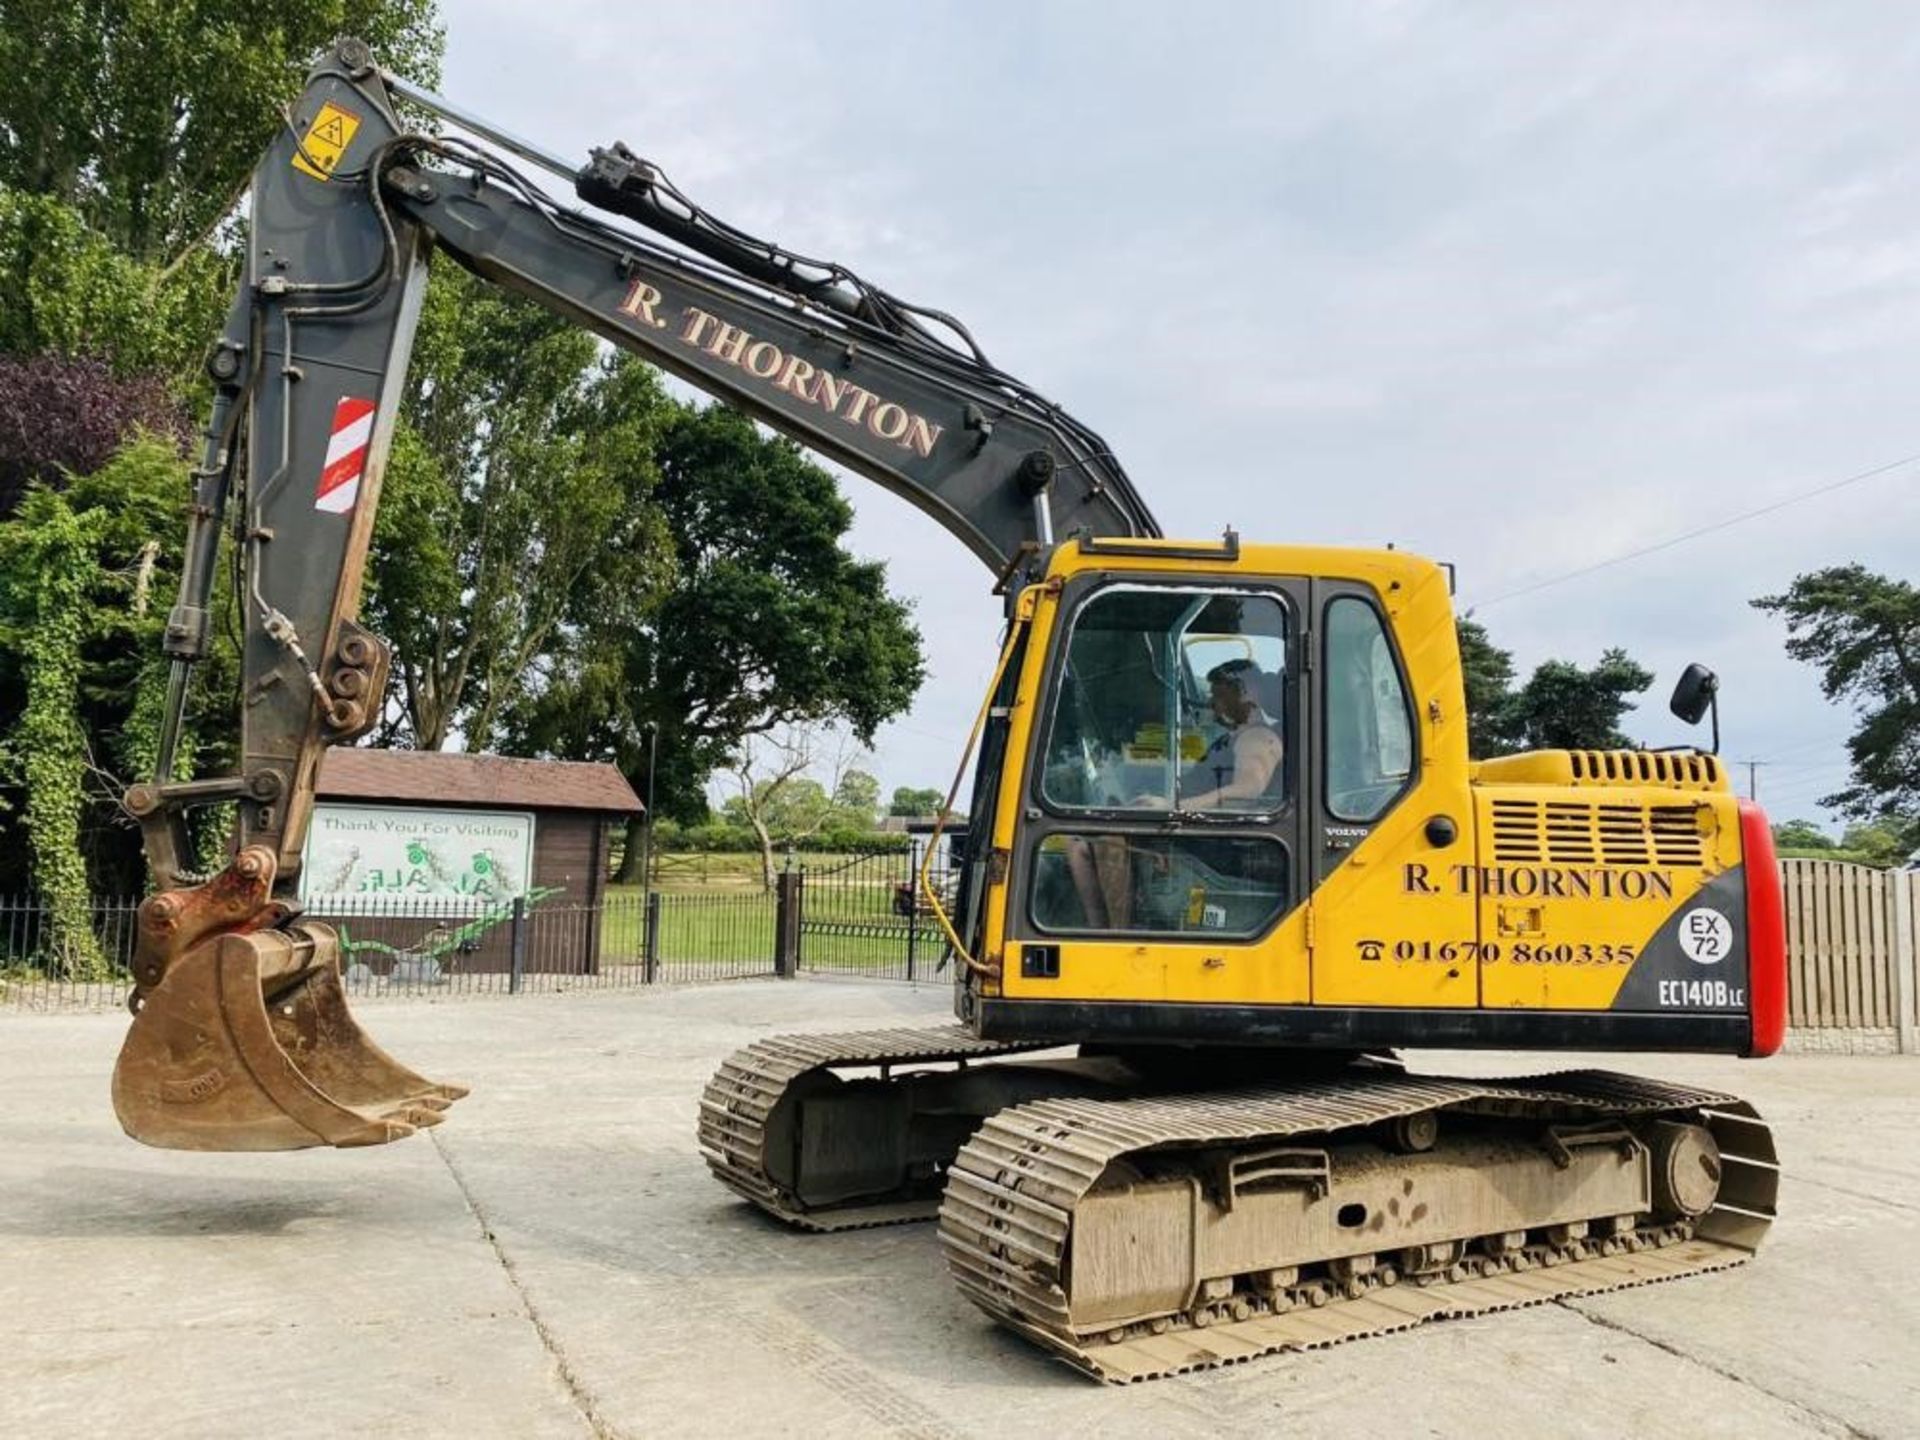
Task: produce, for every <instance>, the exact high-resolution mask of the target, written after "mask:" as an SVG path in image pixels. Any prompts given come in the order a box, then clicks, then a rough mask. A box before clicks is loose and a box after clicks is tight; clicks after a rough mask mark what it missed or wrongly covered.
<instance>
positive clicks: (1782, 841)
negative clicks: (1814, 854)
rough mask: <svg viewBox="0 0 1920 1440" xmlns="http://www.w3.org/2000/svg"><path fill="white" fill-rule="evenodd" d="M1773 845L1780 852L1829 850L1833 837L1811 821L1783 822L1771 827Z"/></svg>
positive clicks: (1831, 847) (1832, 845)
mask: <svg viewBox="0 0 1920 1440" xmlns="http://www.w3.org/2000/svg"><path fill="white" fill-rule="evenodd" d="M1773 843H1774V846H1775V848H1776V849H1780V850H1831V849H1833V848H1834V842H1833V837H1832V836H1831V835H1829V834H1827V832H1826V831H1824V830H1822V829H1821V828H1820V827H1819V826H1818V825H1816V824H1814V823H1813V821H1811V820H1783V821H1780V822H1779V823H1778V824H1776V825H1775V826H1774V827H1773Z"/></svg>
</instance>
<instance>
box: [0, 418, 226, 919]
mask: <svg viewBox="0 0 1920 1440" xmlns="http://www.w3.org/2000/svg"><path fill="white" fill-rule="evenodd" d="M186 487H187V478H186V464H185V462H184V461H183V460H182V459H181V457H180V455H179V454H178V452H177V451H176V450H175V449H174V446H173V442H172V441H171V440H168V439H164V438H158V437H151V436H143V437H138V438H136V439H135V440H133V441H132V442H131V443H129V444H128V445H126V446H124V447H122V449H121V450H120V451H119V452H118V453H117V454H116V455H115V456H114V457H113V458H112V459H111V460H110V461H109V462H108V463H107V464H106V465H104V466H102V467H101V468H100V469H99V470H98V471H96V472H95V473H93V474H91V475H82V476H76V477H70V478H69V479H68V481H67V483H66V486H65V488H64V490H62V491H60V492H58V493H55V492H53V491H51V490H48V489H45V488H41V489H37V490H34V491H31V492H29V495H28V497H27V500H26V502H25V503H24V504H23V506H22V509H21V511H20V513H19V514H18V515H17V516H16V517H15V518H14V519H13V520H12V521H11V522H9V523H6V524H0V590H3V591H4V592H5V593H6V594H7V595H8V596H10V597H12V598H11V599H8V600H7V601H5V602H4V603H0V730H4V731H6V732H8V733H9V734H11V736H12V738H13V749H14V751H15V753H16V754H17V755H19V756H20V757H21V759H22V761H23V762H24V760H25V759H26V758H28V757H27V751H28V750H30V749H31V747H32V746H33V745H35V744H37V743H39V741H38V740H34V739H29V738H27V735H28V733H29V732H27V731H24V730H22V728H21V722H20V719H19V717H20V716H21V715H22V714H23V713H24V712H25V711H26V710H27V708H28V707H29V704H30V695H29V691H30V689H31V684H30V682H31V678H32V674H33V671H34V669H35V666H36V664H37V663H39V661H38V657H39V652H40V647H41V646H42V643H43V640H42V636H41V633H40V632H41V620H40V616H39V606H40V602H39V600H37V599H35V598H34V596H35V594H36V591H35V589H34V587H35V586H37V585H39V584H40V583H42V579H43V575H42V572H43V571H44V570H45V568H46V565H47V561H46V558H45V556H44V555H43V553H42V547H43V545H45V544H47V543H50V541H49V540H48V538H47V537H48V535H50V534H52V533H55V532H50V531H49V532H46V533H45V534H43V531H45V530H46V527H45V525H44V524H43V522H44V521H45V519H46V518H47V517H48V516H49V515H55V516H59V515H64V516H69V517H71V518H72V520H73V522H74V524H75V525H76V526H78V535H79V541H80V543H81V546H82V549H83V551H84V555H83V556H82V557H81V559H79V560H77V561H75V562H74V564H75V566H76V567H77V568H76V569H75V570H74V571H73V578H74V580H75V583H76V586H77V588H75V589H74V590H73V591H72V592H71V593H70V594H69V595H68V596H67V597H66V599H65V602H64V603H66V604H68V605H69V607H70V609H71V613H72V616H73V617H74V623H75V624H76V626H77V632H76V633H77V636H78V644H79V649H78V652H77V666H78V668H77V670H76V671H75V673H74V676H73V690H72V695H73V699H72V703H71V706H70V711H71V713H70V716H69V720H70V723H71V724H73V725H74V726H76V727H77V731H78V734H79V735H80V737H81V742H82V743H81V746H80V750H79V753H80V754H81V755H82V756H83V757H84V759H85V769H84V774H85V777H86V779H87V783H86V787H85V795H84V801H85V805H84V810H83V815H82V820H81V823H80V826H79V830H78V832H77V840H76V844H77V845H78V847H79V848H78V849H76V851H75V855H76V856H79V855H85V856H86V857H87V858H88V861H89V863H90V867H91V870H92V873H93V876H94V879H95V880H96V882H99V883H98V887H97V888H102V889H107V890H111V891H115V892H121V891H124V890H125V889H126V888H129V887H130V886H131V885H132V884H133V879H134V875H135V873H136V871H137V853H136V846H137V838H136V835H135V832H134V830H133V828H132V826H131V824H130V822H128V821H127V820H126V818H125V816H124V815H122V814H121V813H120V810H119V807H118V804H117V799H118V792H119V790H120V788H121V787H122V786H124V785H125V784H127V783H129V782H131V781H132V780H134V779H145V778H150V777H151V776H152V774H153V767H154V764H155V762H156V759H157V755H158V745H159V717H160V710H161V701H162V698H163V695H164V690H165V685H166V667H165V665H164V663H163V662H162V661H161V659H160V655H159V636H160V630H161V627H162V626H163V624H164V622H165V617H166V612H167V610H168V608H169V607H170V606H171V604H172V602H173V597H174V594H175V592H176V590H177V588H178V585H179V568H180V548H181V541H182V539H183V538H184V537H183V535H182V533H181V526H180V524H179V511H180V501H181V499H182V497H183V496H184V495H185V494H186ZM236 674H237V657H236V655H235V652H234V650H233V648H232V646H231V644H230V642H229V641H228V640H227V638H226V636H225V634H224V633H222V632H220V631H216V637H215V644H214V650H213V654H212V656H211V658H210V659H209V660H208V662H207V663H206V664H204V665H202V666H201V667H199V670H198V671H197V673H196V675H195V677H194V678H195V683H194V685H193V687H192V689H191V690H190V691H189V709H188V717H189V727H188V731H187V734H186V736H185V742H184V743H183V745H182V747H181V752H182V753H181V758H180V768H179V770H178V771H177V772H176V773H178V774H181V775H184V774H186V773H189V771H188V767H189V766H190V765H191V764H192V762H193V761H194V759H195V758H196V757H197V758H200V759H203V760H204V761H206V762H207V763H209V764H212V765H224V764H227V763H230V762H231V758H232V748H231V743H230V742H225V743H222V744H216V745H206V744H196V743H195V740H194V731H195V730H196V729H198V730H200V731H201V732H202V733H205V734H209V735H220V736H224V735H226V734H227V733H228V732H230V730H231V728H232V725H231V721H230V720H229V719H228V718H227V717H228V716H229V715H230V714H231V711H232V708H233V694H232V687H233V685H234V683H235V676H236ZM32 733H33V734H35V735H39V736H42V737H44V738H46V739H47V740H48V742H49V743H54V745H55V748H54V750H53V752H51V753H52V755H53V756H54V758H55V759H56V760H57V759H58V757H59V756H60V755H62V754H71V753H73V752H72V751H71V748H70V747H67V746H65V744H64V742H63V741H60V740H59V737H58V736H57V735H56V734H55V732H53V731H50V730H48V731H38V732H32ZM41 838H43V837H34V838H33V839H32V845H33V848H34V850H35V854H36V857H37V856H38V855H39V854H40V853H41ZM47 843H49V844H51V843H52V842H51V841H48V842H47ZM76 863H77V861H76ZM34 868H35V871H36V874H37V873H40V872H43V871H44V870H45V864H44V863H43V862H41V861H39V860H38V859H36V863H35V867H34Z"/></svg>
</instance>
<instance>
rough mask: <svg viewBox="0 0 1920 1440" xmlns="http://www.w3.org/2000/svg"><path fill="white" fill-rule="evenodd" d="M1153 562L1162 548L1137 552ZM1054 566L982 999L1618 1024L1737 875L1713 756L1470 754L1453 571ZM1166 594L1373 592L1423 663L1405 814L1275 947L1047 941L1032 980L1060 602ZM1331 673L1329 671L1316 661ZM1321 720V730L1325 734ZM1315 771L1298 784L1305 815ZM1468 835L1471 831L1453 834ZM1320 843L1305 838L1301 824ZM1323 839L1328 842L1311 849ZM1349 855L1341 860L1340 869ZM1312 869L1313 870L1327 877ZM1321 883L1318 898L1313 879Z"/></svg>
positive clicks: (1011, 785)
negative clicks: (1032, 878) (1025, 969)
mask: <svg viewBox="0 0 1920 1440" xmlns="http://www.w3.org/2000/svg"><path fill="white" fill-rule="evenodd" d="M1138 548H1141V549H1149V548H1157V547H1152V546H1145V545H1143V546H1140V547H1138ZM1165 548H1166V549H1167V550H1168V552H1169V553H1166V554H1148V555H1138V554H1126V555H1115V554H1110V553H1109V554H1092V555H1089V554H1084V553H1082V552H1081V550H1080V548H1079V547H1078V546H1077V545H1074V544H1067V545H1063V546H1061V547H1060V548H1059V550H1057V551H1056V552H1055V555H1054V557H1053V560H1052V563H1051V567H1050V570H1049V573H1048V577H1047V580H1046V581H1045V582H1043V583H1042V584H1039V585H1035V586H1032V587H1029V588H1028V590H1026V591H1025V592H1024V593H1023V594H1022V595H1021V597H1020V602H1019V605H1018V607H1017V612H1016V613H1017V616H1018V617H1020V619H1021V620H1023V621H1024V622H1025V623H1027V624H1028V625H1029V626H1030V630H1029V634H1028V637H1027V639H1028V643H1027V648H1026V652H1025V655H1024V657H1023V658H1022V661H1021V668H1020V673H1019V675H1018V677H1017V684H1016V686H1015V689H1014V699H1013V700H1012V702H1011V708H1010V711H1009V715H1008V722H1009V735H1008V744H1007V749H1006V757H1007V758H1006V762H1005V765H1006V770H1005V774H1004V776H1003V783H1002V785H1001V788H1000V791H999V797H998V808H997V810H996V813H995V815H994V825H993V848H994V852H995V853H994V857H993V859H994V863H992V864H991V865H990V866H989V869H988V874H989V881H988V887H987V893H986V907H987V910H986V929H985V933H986V935H987V936H988V937H990V939H989V944H988V947H987V953H986V954H985V955H984V956H983V957H981V958H982V959H983V960H984V961H985V963H986V966H987V972H988V978H987V979H986V981H985V986H984V988H985V991H986V993H988V994H990V995H992V994H998V995H1002V996H1005V997H1007V998H1009V999H1018V998H1030V999H1036V1000H1089V1001H1113V1002H1196V1003H1211V1004H1216V1005H1304V1004H1317V1005H1328V1006H1345V1007H1354V1006H1373V1007H1379V1006H1386V1007H1414V1008H1431V1007H1468V1006H1476V1005H1479V1006H1486V1007H1489V1008H1493V1007H1526V1008H1549V1009H1579V1010H1604V1009H1606V1008H1607V1007H1608V1006H1609V1005H1610V1004H1611V1003H1612V1001H1613V999H1614V997H1615V994H1616V992H1617V991H1618V990H1619V988H1620V985H1621V982H1622V981H1623V980H1624V979H1625V977H1626V974H1627V971H1628V970H1629V969H1630V968H1631V959H1632V956H1633V955H1634V954H1637V953H1638V949H1639V947H1640V946H1642V945H1643V944H1644V943H1645V942H1646V941H1647V940H1648V939H1649V938H1650V937H1651V936H1652V935H1653V933H1654V932H1655V931H1656V930H1658V929H1659V928H1660V926H1661V925H1662V923H1663V922H1664V921H1665V920H1666V919H1667V918H1668V916H1669V915H1671V914H1672V913H1673V911H1674V910H1676V909H1677V908H1679V907H1681V906H1682V905H1684V904H1686V903H1687V901H1688V900H1689V899H1690V898H1691V897H1692V896H1693V895H1694V894H1695V893H1696V892H1697V891H1698V890H1699V889H1700V887H1701V886H1702V885H1704V884H1705V883H1707V882H1708V881H1709V880H1711V879H1713V878H1714V877H1715V876H1716V875H1719V874H1720V873H1722V872H1723V871H1725V870H1726V869H1727V868H1728V867H1730V866H1731V865H1734V864H1737V863H1738V861H1739V826H1738V823H1737V818H1736V814H1735V802H1734V799H1733V797H1732V796H1731V794H1730V793H1729V792H1728V790H1727V787H1726V782H1725V777H1724V774H1723V773H1722V772H1721V771H1720V769H1719V767H1718V765H1717V763H1716V762H1714V761H1713V760H1712V759H1711V757H1700V756H1687V755H1672V756H1665V755H1657V754H1642V753H1639V752H1566V751H1547V752H1539V753H1536V754H1531V755H1523V756H1510V757H1504V758H1502V759H1499V760H1493V761H1487V762H1484V763H1475V762H1471V761H1469V760H1468V758H1467V717H1466V713H1465V703H1464V691H1463V685H1462V678H1461V672H1460V657H1459V649H1458V642H1457V639H1456V632H1455V629H1454V617H1453V607H1452V603H1451V599H1450V596H1449V592H1448V585H1447V581H1446V576H1445V573H1444V572H1443V571H1442V570H1441V568H1440V567H1439V566H1437V565H1435V564H1434V563H1433V562H1431V561H1428V560H1425V559H1422V558H1420V557H1417V556H1413V555H1408V554H1405V553H1401V552H1397V551H1368V550H1346V549H1336V548H1332V547H1321V546H1262V545H1249V546H1244V547H1242V548H1241V549H1240V551H1239V553H1238V555H1237V556H1236V557H1232V558H1229V557H1228V556H1226V555H1224V554H1223V555H1221V556H1219V557H1211V556H1201V557H1195V556H1194V555H1192V554H1191V553H1187V554H1179V553H1172V552H1176V551H1178V550H1181V549H1185V550H1186V551H1188V552H1192V551H1193V550H1194V549H1196V548H1198V547H1194V546H1191V545H1185V546H1182V545H1181V544H1179V543H1178V542H1166V547H1165ZM1090 571H1091V572H1100V573H1103V574H1114V575H1121V576H1125V575H1128V574H1137V575H1151V576H1153V577H1155V578H1160V579H1173V580H1178V579H1182V578H1191V579H1194V580H1203V579H1204V580H1225V581H1229V582H1231V581H1240V582H1250V581H1302V580H1305V581H1320V582H1327V581H1338V582H1345V583H1350V584H1357V585H1360V586H1364V587H1366V588H1367V589H1369V590H1370V591H1371V592H1372V593H1373V595H1374V596H1375V598H1376V599H1377V601H1378V603H1379V605H1380V608H1381V610H1382V611H1383V613H1384V614H1385V615H1386V617H1387V619H1388V624H1389V628H1390V629H1391V631H1392V633H1393V638H1394V643H1395V644H1396V646H1397V647H1398V649H1399V652H1400V655H1401V658H1402V660H1403V662H1404V664H1405V667H1406V678H1407V681H1408V684H1409V688H1410V696H1411V700H1412V704H1413V707H1414V711H1415V715H1416V717H1417V731H1418V759H1417V764H1416V766H1415V771H1414V773H1413V775H1412V776H1411V777H1410V780H1409V788H1408V790H1407V791H1406V792H1405V793H1404V794H1403V795H1402V797H1401V799H1400V800H1399V801H1398V802H1397V803H1396V804H1395V805H1394V806H1393V807H1392V808H1391V809H1390V810H1389V811H1388V812H1387V814H1386V815H1385V816H1384V817H1383V818H1381V819H1380V820H1379V821H1378V822H1377V823H1376V824H1374V825H1372V827H1371V828H1370V830H1367V832H1366V833H1365V834H1364V838H1359V832H1360V831H1361V830H1363V829H1366V827H1353V830H1354V832H1355V836H1356V843H1354V844H1353V847H1352V849H1351V850H1350V851H1345V852H1344V853H1343V854H1342V855H1339V856H1336V855H1335V854H1334V853H1333V852H1332V848H1331V847H1333V846H1335V845H1337V844H1339V843H1341V842H1340V840H1339V837H1337V836H1335V835H1333V834H1331V833H1329V835H1328V836H1327V838H1326V844H1327V845H1328V847H1329V853H1328V854H1327V855H1324V856H1322V855H1315V854H1308V855H1307V856H1305V857H1304V858H1305V860H1306V862H1307V870H1306V872H1305V873H1306V874H1307V875H1308V876H1309V878H1308V880H1307V881H1306V883H1305V885H1304V886H1303V888H1304V889H1305V890H1306V891H1307V892H1308V893H1306V894H1300V895H1295V896H1294V897H1292V898H1293V903H1292V908H1291V909H1290V910H1288V911H1287V913H1286V914H1285V915H1284V916H1283V917H1282V918H1281V919H1280V920H1279V921H1278V922H1277V923H1276V924H1275V925H1274V927H1273V928H1272V929H1271V930H1269V931H1268V933H1266V934H1265V935H1263V936H1260V937H1257V938H1255V939H1253V940H1246V939H1234V938H1226V937H1212V936H1209V937H1202V936H1199V935H1195V936H1193V937H1191V938H1189V937H1185V936H1181V937H1169V938H1142V939H1140V940H1137V941H1136V940H1131V939H1115V938H1111V937H1104V938H1074V937H1072V936H1066V935H1062V936H1057V937H1056V936H1049V937H1047V940H1046V943H1048V944H1050V945H1051V944H1056V943H1057V945H1058V949H1059V970H1058V975H1057V976H1053V975H1049V976H1046V977H1045V978H1040V977H1026V976H1023V975H1022V974H1021V966H1020V964H1019V951H1020V942H1018V941H1008V940H1007V939H1006V938H1005V937H1007V936H1009V935H1010V934H1019V933H1022V931H1021V929H1020V927H1018V926H1015V925H1012V924H1011V921H1012V920H1013V919H1014V917H1012V916H1010V915H1009V913H1008V894H1009V880H1010V878H1011V871H1012V869H1013V867H1014V866H1016V865H1018V864H1019V863H1021V861H1020V859H1019V856H1020V850H1019V847H1018V845H1017V843H1016V831H1017V830H1018V828H1019V826H1020V825H1021V823H1022V818H1023V815H1024V814H1025V806H1026V805H1027V804H1028V803H1029V801H1028V798H1027V788H1028V787H1027V775H1026V766H1027V762H1028V757H1029V756H1030V755H1031V754H1033V752H1034V749H1035V745H1034V741H1035V728H1036V726H1037V725H1038V724H1039V723H1040V722H1041V719H1042V717H1043V715H1044V713H1045V709H1046V706H1047V704H1048V697H1047V695H1046V693H1045V689H1044V683H1043V682H1044V677H1045V674H1046V671H1047V661H1048V656H1049V654H1050V652H1051V651H1052V649H1053V645H1054V641H1055V635H1056V630H1057V629H1058V626H1059V622H1060V619H1061V609H1062V604H1061V591H1062V587H1063V586H1064V585H1065V584H1066V583H1067V582H1068V581H1070V580H1071V579H1073V578H1074V577H1075V576H1078V575H1081V574H1084V573H1087V572H1090ZM1316 663H1317V662H1316ZM1316 723H1317V722H1316ZM1316 769H1317V766H1316V765H1313V764H1308V765H1304V766H1302V767H1301V769H1300V773H1299V775H1298V787H1299V790H1300V794H1299V796H1298V797H1297V798H1298V801H1299V803H1300V804H1301V805H1302V806H1303V807H1304V806H1305V804H1306V802H1307V800H1308V792H1309V789H1310V787H1312V786H1314V785H1316V784H1318V783H1319V780H1318V776H1317V774H1316V773H1315V770H1316ZM1437 821H1451V822H1452V826H1453V828H1454V831H1455V838H1453V840H1452V841H1451V842H1450V843H1444V844H1442V843H1436V839H1437V838H1438V839H1444V829H1445V827H1444V825H1435V826H1434V827H1433V828H1431V829H1430V823H1431V822H1437ZM1303 834H1304V829H1303ZM1296 841H1297V843H1301V844H1304V845H1307V846H1317V845H1319V844H1321V843H1322V842H1321V840H1320V839H1319V837H1317V836H1306V837H1305V838H1304V839H1299V838H1298V837H1296ZM1334 858H1338V860H1339V863H1338V864H1337V865H1333V866H1331V868H1329V867H1328V865H1327V862H1328V861H1330V860H1332V859H1334ZM1316 867H1318V869H1317V870H1316ZM1319 871H1324V872H1325V873H1324V874H1322V875H1321V878H1320V879H1319V881H1318V883H1317V885H1316V884H1315V883H1314V882H1313V880H1312V878H1311V877H1312V876H1313V875H1314V874H1315V873H1318V872H1319Z"/></svg>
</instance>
